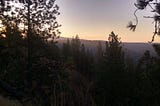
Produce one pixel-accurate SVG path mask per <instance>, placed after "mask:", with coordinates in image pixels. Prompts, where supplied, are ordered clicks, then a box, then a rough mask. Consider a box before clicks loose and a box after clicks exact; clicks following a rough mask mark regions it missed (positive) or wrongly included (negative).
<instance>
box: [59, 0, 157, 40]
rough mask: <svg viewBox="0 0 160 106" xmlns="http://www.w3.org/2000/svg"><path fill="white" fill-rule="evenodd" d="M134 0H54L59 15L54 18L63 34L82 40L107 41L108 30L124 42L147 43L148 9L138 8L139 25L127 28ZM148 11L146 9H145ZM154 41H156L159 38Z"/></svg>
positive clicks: (149, 32)
mask: <svg viewBox="0 0 160 106" xmlns="http://www.w3.org/2000/svg"><path fill="white" fill-rule="evenodd" d="M135 1H136V0H57V1H56V3H57V4H58V5H59V6H60V13H61V15H60V16H58V17H57V18H58V19H57V20H58V22H59V23H60V24H61V25H62V27H61V28H59V29H60V31H61V32H62V34H61V36H63V37H73V36H75V35H77V34H78V35H79V37H80V38H81V39H90V40H107V38H108V35H109V34H110V32H111V31H114V32H115V33H116V34H118V35H119V37H121V40H122V41H123V42H148V41H150V40H151V37H152V35H153V32H154V26H153V25H154V24H153V23H152V22H153V20H152V19H144V18H143V16H146V15H147V16H148V15H151V13H150V10H146V12H145V11H139V12H138V17H139V25H138V27H137V30H136V31H135V32H132V31H129V29H127V28H126V26H127V24H128V22H129V21H130V20H133V21H134V16H133V12H134V10H135V7H134V2H135ZM147 11H148V12H147ZM155 41H157V42H159V41H160V37H156V39H155Z"/></svg>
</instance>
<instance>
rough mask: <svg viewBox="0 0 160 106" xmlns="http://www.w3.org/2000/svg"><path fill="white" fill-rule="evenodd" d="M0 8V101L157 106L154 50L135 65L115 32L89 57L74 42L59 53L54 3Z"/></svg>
mask: <svg viewBox="0 0 160 106" xmlns="http://www.w3.org/2000/svg"><path fill="white" fill-rule="evenodd" d="M0 3H1V6H0V9H1V11H0V96H1V97H4V98H7V99H8V100H10V101H11V100H14V101H15V103H13V106H21V105H22V106H23V105H24V106H159V105H160V101H159V100H160V45H159V44H154V43H153V47H154V50H155V52H156V53H157V56H152V55H151V54H150V52H149V51H146V52H144V55H143V56H142V57H141V59H139V61H138V63H137V64H135V63H133V61H132V60H131V59H130V58H129V57H128V56H126V55H125V52H124V51H123V46H122V41H120V38H119V36H118V35H116V34H115V33H114V32H111V34H109V36H108V38H106V39H107V40H106V45H105V50H104V49H102V45H101V43H100V42H99V44H98V45H97V52H96V53H94V54H93V53H92V52H91V51H90V50H89V49H88V48H86V47H85V45H84V44H83V43H81V40H80V39H79V37H78V36H75V37H73V38H72V39H71V40H69V39H68V40H67V42H64V43H63V45H62V47H58V46H57V44H58V41H57V40H56V39H58V38H59V35H60V32H59V31H58V28H59V27H60V25H59V24H58V22H57V21H56V17H57V16H58V15H59V12H58V10H59V7H58V6H57V5H55V3H54V0H49V1H48V2H46V1H43V0H38V1H35V2H33V1H30V0H17V1H15V2H13V1H12V0H11V1H9V0H8V1H3V0H2V1H1V2H0ZM14 3H19V5H21V6H22V8H20V7H18V6H17V7H14V6H15V5H14ZM0 100H1V99H0ZM2 100H3V99H2ZM0 102H1V101H0ZM11 103H12V102H11ZM0 104H1V103H0ZM7 106H8V105H7ZM11 106H12V104H11Z"/></svg>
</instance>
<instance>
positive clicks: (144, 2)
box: [127, 0, 160, 43]
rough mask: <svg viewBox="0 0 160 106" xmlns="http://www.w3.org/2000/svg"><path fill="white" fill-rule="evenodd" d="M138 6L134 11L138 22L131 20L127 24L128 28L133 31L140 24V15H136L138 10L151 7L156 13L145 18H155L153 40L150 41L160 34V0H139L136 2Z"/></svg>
mask: <svg viewBox="0 0 160 106" xmlns="http://www.w3.org/2000/svg"><path fill="white" fill-rule="evenodd" d="M134 5H135V7H136V8H137V9H136V10H135V12H134V16H135V18H136V23H135V24H133V23H132V22H129V24H128V25H127V28H129V29H130V30H132V31H135V29H136V27H137V25H138V17H137V15H136V13H137V11H139V10H145V9H146V8H150V9H151V12H152V13H155V15H154V16H150V15H149V16H144V17H145V18H153V20H154V34H153V36H152V40H151V42H150V43H152V42H153V41H154V38H155V36H156V35H160V27H159V26H160V25H159V23H160V1H159V0H137V2H136V3H135V4H134Z"/></svg>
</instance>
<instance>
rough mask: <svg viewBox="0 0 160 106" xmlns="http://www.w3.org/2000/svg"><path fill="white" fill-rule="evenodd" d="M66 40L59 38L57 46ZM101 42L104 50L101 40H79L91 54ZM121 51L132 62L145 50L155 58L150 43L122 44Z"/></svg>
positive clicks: (103, 42) (103, 43)
mask: <svg viewBox="0 0 160 106" xmlns="http://www.w3.org/2000/svg"><path fill="white" fill-rule="evenodd" d="M67 39H69V40H71V38H64V37H61V38H60V39H58V46H60V47H61V46H62V44H63V43H65V42H66V41H67ZM99 42H101V44H102V46H103V49H105V41H102V40H84V39H81V43H82V44H84V45H85V47H86V48H87V49H89V50H90V51H91V52H92V53H93V54H95V53H96V51H97V45H98V43H99ZM122 47H123V50H124V51H125V55H126V56H128V57H130V58H132V59H133V60H134V61H137V60H138V59H140V58H141V57H142V56H143V54H144V52H145V51H146V50H148V51H150V53H151V55H152V56H156V53H155V51H154V48H153V46H152V44H150V43H126V42H124V43H122Z"/></svg>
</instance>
